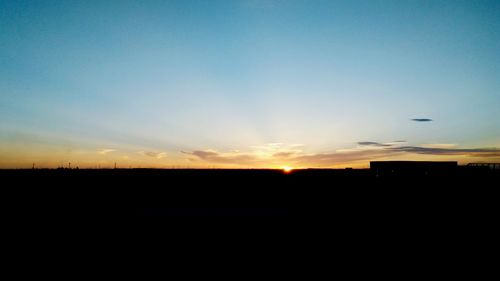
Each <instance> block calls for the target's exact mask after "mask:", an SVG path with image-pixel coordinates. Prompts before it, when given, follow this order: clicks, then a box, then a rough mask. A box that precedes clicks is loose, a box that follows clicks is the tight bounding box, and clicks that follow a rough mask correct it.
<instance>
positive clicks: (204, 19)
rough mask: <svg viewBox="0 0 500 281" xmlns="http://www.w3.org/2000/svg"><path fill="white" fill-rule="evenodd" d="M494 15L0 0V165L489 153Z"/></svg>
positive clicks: (422, 8) (493, 7) (490, 157)
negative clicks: (416, 119)
mask: <svg viewBox="0 0 500 281" xmlns="http://www.w3.org/2000/svg"><path fill="white" fill-rule="evenodd" d="M499 11H500V3H499V2H498V1H407V0H403V1H375V0H370V1H368V0H364V1H319V0H318V1H293V0H291V1H284V0H276V1H273V0H269V1H265V0H241V1H236V0H235V1H185V0H184V1H4V0H0V145H1V146H0V167H25V166H31V163H32V162H37V163H40V165H41V166H43V165H45V166H50V167H52V166H57V165H61V164H62V163H66V162H68V161H73V162H74V163H81V165H82V166H93V165H97V164H99V165H101V164H102V165H110V163H114V162H117V161H118V162H120V163H123V165H127V166H139V165H142V166H154V167H171V166H192V167H206V166H235V167H254V166H255V167H279V166H280V165H293V166H297V167H309V166H322V167H324V166H329V167H330V166H331V167H341V166H353V165H354V166H356V165H360V166H363V165H367V163H368V161H369V160H371V159H375V158H376V159H379V158H380V157H382V159H385V158H388V159H396V158H397V159H430V160H435V159H437V160H440V159H447V160H460V161H461V162H474V161H497V160H499V159H500V152H498V151H497V150H498V149H497V147H500V121H498V120H500V119H499V118H498V108H500V79H498V77H500V55H499V54H500V16H499V13H498V12H499ZM414 118H429V119H432V121H430V122H416V121H411V119H414ZM397 140H404V141H405V142H394V141H397ZM364 142H375V143H379V144H390V145H391V147H396V148H398V150H397V151H398V153H394V150H390V151H388V148H389V147H388V146H387V147H384V146H376V145H361V144H360V143H364ZM401 147H403V148H404V147H408V149H403V150H402V151H401V149H400V148H401ZM410 148H432V150H426V151H425V152H426V153H415V152H421V151H422V150H418V149H417V150H415V149H410ZM436 148H438V149H442V150H435V149H436ZM446 149H448V150H446ZM470 149H473V151H470ZM485 149H486V151H485ZM450 150H451V151H450ZM427 152H428V153H427ZM325 155H327V156H328V157H326V156H325ZM284 156H286V157H284ZM325 159H326V160H325Z"/></svg>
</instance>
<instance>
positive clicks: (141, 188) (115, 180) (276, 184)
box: [0, 162, 500, 222]
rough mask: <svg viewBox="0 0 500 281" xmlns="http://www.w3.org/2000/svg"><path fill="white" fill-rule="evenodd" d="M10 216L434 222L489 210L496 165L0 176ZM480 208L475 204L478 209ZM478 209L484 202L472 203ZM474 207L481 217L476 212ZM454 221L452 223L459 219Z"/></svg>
mask: <svg viewBox="0 0 500 281" xmlns="http://www.w3.org/2000/svg"><path fill="white" fill-rule="evenodd" d="M0 177H1V178H2V181H3V182H4V183H8V184H4V187H3V190H4V191H6V192H7V193H6V196H5V197H4V199H5V200H6V201H7V203H8V205H9V206H10V207H9V214H10V216H11V217H14V218H23V219H27V220H44V221H61V222H75V221H87V222H103V221H108V222H109V221H115V222H123V221H136V220H153V221H157V220H163V219H169V218H182V217H198V218H200V217H238V218H274V219H286V220H288V219H309V218H311V219H315V218H328V219H329V221H332V220H336V221H348V220H352V219H353V218H354V219H355V220H353V221H352V222H356V221H357V220H359V219H368V218H371V219H376V218H384V219H387V218H394V219H404V220H407V219H411V218H412V217H413V218H416V217H418V218H425V217H428V218H432V220H437V218H436V217H435V216H438V217H439V216H449V218H452V217H453V218H457V216H456V215H457V214H460V215H466V214H467V212H469V211H472V210H473V211H474V212H477V211H478V210H480V209H482V208H488V207H491V206H489V205H488V204H484V202H485V201H484V200H487V198H479V197H476V195H479V196H483V195H484V194H487V193H489V192H491V191H492V189H496V187H495V185H496V184H495V183H498V182H499V179H500V171H499V170H498V169H496V166H494V165H493V166H487V165H483V166H473V165H470V166H458V165H456V162H372V168H371V169H303V170H292V171H290V172H288V173H287V172H284V171H283V170H265V169H248V170H225V169H212V170H202V169H165V170H162V169H78V170H77V169H31V170H0ZM478 200H479V201H478ZM478 202H482V203H481V204H479V203H478ZM478 208H479V209H478ZM458 217H460V216H458Z"/></svg>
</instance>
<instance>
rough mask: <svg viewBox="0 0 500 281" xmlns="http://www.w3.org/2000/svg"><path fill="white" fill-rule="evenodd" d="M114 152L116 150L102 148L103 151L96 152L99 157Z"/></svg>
mask: <svg viewBox="0 0 500 281" xmlns="http://www.w3.org/2000/svg"><path fill="white" fill-rule="evenodd" d="M115 151H116V149H110V148H103V149H100V150H98V151H97V153H98V154H101V155H106V154H108V153H111V152H115Z"/></svg>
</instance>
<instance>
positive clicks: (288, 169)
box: [281, 166, 293, 174]
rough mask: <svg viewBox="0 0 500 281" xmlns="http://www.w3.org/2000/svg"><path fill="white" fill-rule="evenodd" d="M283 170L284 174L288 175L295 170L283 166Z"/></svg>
mask: <svg viewBox="0 0 500 281" xmlns="http://www.w3.org/2000/svg"><path fill="white" fill-rule="evenodd" d="M281 169H283V172H285V173H287V174H288V173H290V172H291V171H292V170H293V168H292V167H290V166H283V167H281Z"/></svg>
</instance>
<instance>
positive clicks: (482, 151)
mask: <svg viewBox="0 0 500 281" xmlns="http://www.w3.org/2000/svg"><path fill="white" fill-rule="evenodd" d="M387 150H389V151H393V152H394V151H395V152H406V153H415V154H427V155H463V156H473V157H500V149H499V148H438V147H421V146H401V147H391V148H387Z"/></svg>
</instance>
